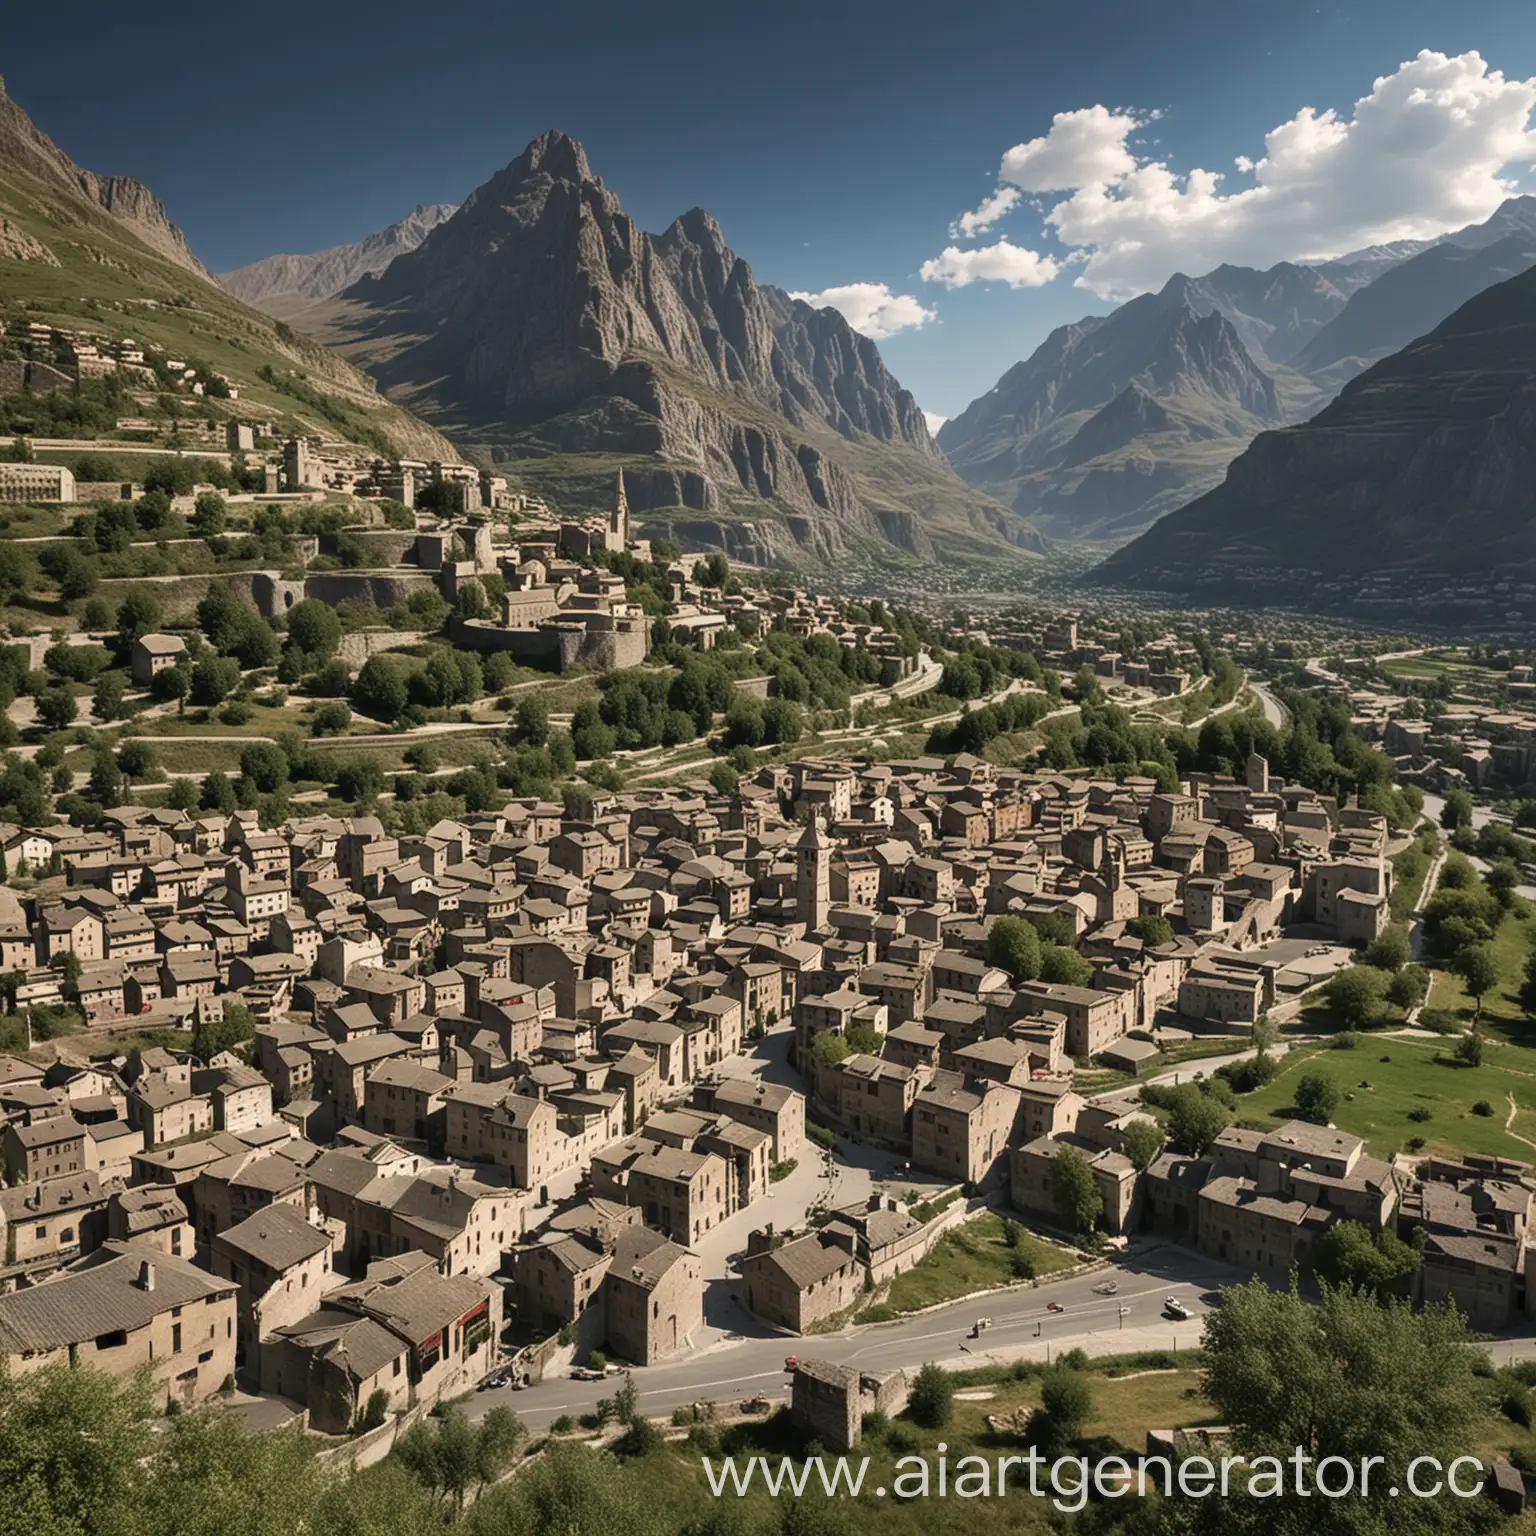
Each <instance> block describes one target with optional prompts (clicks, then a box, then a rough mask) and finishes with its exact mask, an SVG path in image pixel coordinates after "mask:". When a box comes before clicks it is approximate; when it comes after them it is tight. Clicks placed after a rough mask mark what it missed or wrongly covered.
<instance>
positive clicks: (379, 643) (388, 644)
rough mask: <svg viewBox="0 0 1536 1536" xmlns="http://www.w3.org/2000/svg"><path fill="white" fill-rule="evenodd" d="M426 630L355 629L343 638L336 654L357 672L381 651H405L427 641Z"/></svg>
mask: <svg viewBox="0 0 1536 1536" xmlns="http://www.w3.org/2000/svg"><path fill="white" fill-rule="evenodd" d="M426 636H427V631H426V630H424V629H355V630H353V631H352V633H351V634H347V635H343V636H342V637H341V644H340V646H338V647H337V650H336V654H337V655H338V656H339V657H341V659H342V660H343V661H344V662H346V664H347V665H348V666H349V667H351V668H352V670H353V671H354V672H355V671H356V670H357V669H358V668H359V667H360V666H362V664H363V663H364V662H365V661H367V660H368V658H369V657H370V656H376V655H378V653H379V652H380V651H398V650H403V649H404V648H405V647H406V646H408V645H416V644H418V643H419V642H420V641H422V640H424V639H426Z"/></svg>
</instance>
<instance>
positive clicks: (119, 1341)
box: [96, 1328, 128, 1349]
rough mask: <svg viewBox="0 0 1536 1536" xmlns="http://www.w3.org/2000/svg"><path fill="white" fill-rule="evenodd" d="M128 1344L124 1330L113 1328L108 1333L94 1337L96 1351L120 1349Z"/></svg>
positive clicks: (126, 1331)
mask: <svg viewBox="0 0 1536 1536" xmlns="http://www.w3.org/2000/svg"><path fill="white" fill-rule="evenodd" d="M127 1342H128V1330H127V1329H126V1328H114V1329H112V1330H111V1331H110V1332H108V1333H99V1334H97V1335H96V1348H97V1349H121V1348H122V1347H123V1346H124V1345H125V1344H126V1343H127Z"/></svg>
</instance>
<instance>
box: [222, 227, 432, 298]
mask: <svg viewBox="0 0 1536 1536" xmlns="http://www.w3.org/2000/svg"><path fill="white" fill-rule="evenodd" d="M455 212H457V208H456V206H455V205H454V204H453V203H431V204H426V205H420V206H418V207H416V208H413V209H412V210H411V211H410V212H409V213H408V214H406V216H405V217H404V218H403V219H397V220H396V221H395V222H394V223H393V224H389V225H386V226H385V227H384V228H383V229H381V230H378V231H376V232H375V233H374V234H371V235H368V236H366V237H365V238H363V239H362V240H355V241H353V242H352V243H351V244H349V245H333V246H329V247H328V248H327V249H325V250H323V251H315V252H313V253H312V254H310V255H308V256H286V255H284V256H267V257H264V258H263V259H262V260H261V261H254V262H252V263H251V264H250V265H249V266H247V267H239V268H237V269H236V270H235V271H233V272H220V273H219V274H218V275H217V276H218V282H219V283H220V284H221V285H222V286H223V287H225V288H227V289H228V290H229V292H230V293H232V294H234V295H235V297H236V298H237V299H244V300H245V302H246V303H247V304H254V305H256V307H257V308H258V309H260V308H264V307H265V306H266V305H267V303H268V302H269V301H270V300H272V299H275V298H279V297H283V296H288V295H291V296H295V297H298V298H303V299H328V298H330V297H331V296H332V295H333V294H338V293H340V292H341V291H342V289H343V288H350V287H351V286H352V284H353V283H355V282H356V281H357V280H358V279H359V278H361V277H367V276H369V275H371V274H374V273H378V272H382V271H383V270H384V269H385V267H387V266H388V265H389V264H390V262H392V261H393V260H394V259H395V257H396V256H403V255H405V253H406V252H407V251H414V250H415V249H416V247H417V246H418V245H420V244H421V242H422V241H423V240H425V239H426V238H427V236H428V235H429V234H431V232H432V231H433V230H434V229H436V228H437V226H438V225H439V224H441V223H442V222H443V221H444V220H445V219H449V218H452V217H453V215H454V213H455Z"/></svg>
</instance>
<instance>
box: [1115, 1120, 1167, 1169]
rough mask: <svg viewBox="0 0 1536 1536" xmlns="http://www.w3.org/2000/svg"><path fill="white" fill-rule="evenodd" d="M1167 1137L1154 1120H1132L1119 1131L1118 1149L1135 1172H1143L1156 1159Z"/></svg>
mask: <svg viewBox="0 0 1536 1536" xmlns="http://www.w3.org/2000/svg"><path fill="white" fill-rule="evenodd" d="M1167 1140H1168V1138H1167V1136H1166V1134H1165V1133H1164V1131H1163V1128H1162V1126H1160V1125H1159V1124H1158V1123H1157V1122H1156V1121H1155V1120H1151V1119H1145V1120H1140V1119H1138V1120H1132V1121H1131V1122H1130V1123H1129V1124H1128V1125H1127V1126H1126V1127H1125V1129H1124V1130H1122V1131H1121V1132H1120V1150H1121V1151H1122V1152H1123V1153H1124V1154H1125V1155H1126V1156H1127V1157H1128V1158H1130V1160H1131V1166H1132V1167H1133V1168H1135V1170H1136V1171H1137V1173H1145V1172H1146V1171H1147V1169H1148V1168H1150V1167H1151V1166H1152V1164H1153V1163H1154V1162H1156V1161H1157V1159H1158V1157H1159V1155H1160V1154H1161V1153H1162V1150H1163V1147H1164V1145H1165V1144H1166V1142H1167Z"/></svg>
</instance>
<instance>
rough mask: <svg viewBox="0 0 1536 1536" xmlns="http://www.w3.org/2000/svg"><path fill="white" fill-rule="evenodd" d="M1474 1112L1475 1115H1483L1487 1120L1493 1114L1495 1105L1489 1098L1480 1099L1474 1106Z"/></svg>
mask: <svg viewBox="0 0 1536 1536" xmlns="http://www.w3.org/2000/svg"><path fill="white" fill-rule="evenodd" d="M1472 1113H1473V1114H1474V1115H1481V1116H1482V1117H1483V1119H1485V1120H1486V1119H1488V1118H1490V1117H1491V1116H1492V1114H1493V1105H1492V1104H1490V1103H1489V1102H1488V1100H1487V1099H1479V1100H1478V1101H1477V1103H1476V1104H1474V1105H1473V1106H1472Z"/></svg>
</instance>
